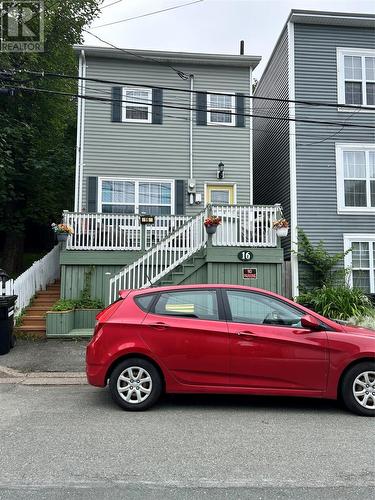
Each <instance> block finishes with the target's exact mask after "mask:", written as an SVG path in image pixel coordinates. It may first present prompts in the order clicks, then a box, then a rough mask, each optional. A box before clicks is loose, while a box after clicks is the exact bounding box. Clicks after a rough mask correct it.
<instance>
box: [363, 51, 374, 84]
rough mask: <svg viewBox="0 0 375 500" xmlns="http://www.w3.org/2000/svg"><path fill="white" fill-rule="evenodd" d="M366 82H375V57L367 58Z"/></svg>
mask: <svg viewBox="0 0 375 500" xmlns="http://www.w3.org/2000/svg"><path fill="white" fill-rule="evenodd" d="M365 65H366V80H375V57H366V58H365Z"/></svg>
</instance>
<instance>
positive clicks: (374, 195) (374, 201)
mask: <svg viewBox="0 0 375 500" xmlns="http://www.w3.org/2000/svg"><path fill="white" fill-rule="evenodd" d="M370 196H371V198H370V202H371V206H372V207H375V180H374V181H370Z"/></svg>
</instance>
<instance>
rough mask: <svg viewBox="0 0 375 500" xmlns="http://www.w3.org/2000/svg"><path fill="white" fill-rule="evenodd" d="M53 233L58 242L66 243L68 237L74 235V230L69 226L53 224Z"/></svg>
mask: <svg viewBox="0 0 375 500" xmlns="http://www.w3.org/2000/svg"><path fill="white" fill-rule="evenodd" d="M51 227H52V231H53V232H54V233H55V234H56V237H57V241H58V242H65V241H66V240H67V239H68V236H69V235H71V234H73V233H74V231H73V228H72V227H70V226H68V224H55V223H53V224H51Z"/></svg>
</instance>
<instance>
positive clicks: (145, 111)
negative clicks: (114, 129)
mask: <svg viewBox="0 0 375 500" xmlns="http://www.w3.org/2000/svg"><path fill="white" fill-rule="evenodd" d="M122 96H123V103H122V121H123V122H138V123H151V121H152V89H144V88H130V87H123V90H122Z"/></svg>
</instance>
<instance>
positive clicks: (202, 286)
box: [120, 283, 277, 296]
mask: <svg viewBox="0 0 375 500" xmlns="http://www.w3.org/2000/svg"><path fill="white" fill-rule="evenodd" d="M213 288H230V289H238V290H247V291H254V292H264V293H268V294H270V295H276V296H277V294H276V293H274V292H270V291H269V290H263V289H262V288H256V287H250V286H246V285H230V284H217V283H208V284H206V283H205V284H190V285H168V286H155V287H148V288H142V289H138V290H132V291H133V292H137V294H138V293H139V294H143V293H152V292H154V293H155V292H169V291H176V290H191V289H194V290H197V289H202V290H204V289H211V290H212V289H213ZM123 292H124V293H126V294H128V293H129V290H123ZM121 293H122V291H121V292H120V294H121Z"/></svg>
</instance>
